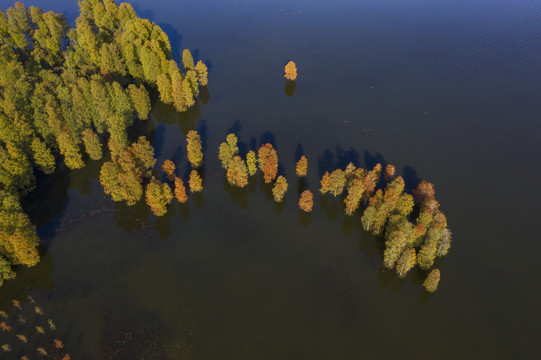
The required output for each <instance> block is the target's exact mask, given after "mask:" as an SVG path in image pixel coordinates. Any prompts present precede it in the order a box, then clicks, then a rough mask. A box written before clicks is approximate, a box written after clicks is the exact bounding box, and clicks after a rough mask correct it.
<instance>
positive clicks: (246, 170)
mask: <svg viewBox="0 0 541 360" xmlns="http://www.w3.org/2000/svg"><path fill="white" fill-rule="evenodd" d="M237 141H238V139H237V137H236V136H235V135H234V134H229V135H227V137H226V141H225V142H223V143H222V144H221V145H220V148H219V155H218V157H219V159H220V160H221V162H222V167H224V168H225V169H226V177H227V180H228V182H229V184H231V185H232V186H237V187H241V188H242V187H245V186H246V185H247V184H248V177H249V176H254V175H255V174H256V172H257V171H258V169H259V170H260V171H261V173H262V177H263V179H264V182H265V183H272V194H273V197H274V200H275V201H276V202H282V200H283V199H284V196H285V194H286V192H287V190H288V182H287V179H286V177H285V176H284V175H278V155H277V152H276V150H275V149H274V147H273V145H272V144H270V143H266V144H263V145H262V146H261V147H260V148H259V150H258V151H257V154H256V153H255V151H253V150H250V151H249V152H248V153H247V154H246V159H243V158H242V157H241V156H239V155H238V151H239V149H238V146H237ZM295 172H296V175H297V176H298V177H301V178H302V177H304V176H306V175H307V172H308V159H307V158H306V157H305V156H304V155H303V156H301V158H300V159H299V160H298V161H297V163H296V168H295ZM319 192H320V193H321V195H322V196H334V197H340V196H342V197H343V203H344V212H345V214H346V215H348V216H354V215H355V214H359V215H360V221H361V223H362V227H363V229H364V230H366V231H368V232H370V233H372V234H374V235H376V236H383V239H384V241H385V250H384V252H383V264H384V266H385V267H387V268H389V269H395V271H396V273H397V275H398V276H399V277H401V278H403V277H405V276H406V274H407V273H408V272H409V271H410V270H412V269H413V268H414V267H415V266H418V267H419V268H420V269H422V270H424V271H427V272H429V273H428V276H427V278H426V281H425V283H424V286H425V288H426V289H427V290H428V291H430V292H433V291H435V290H436V289H437V286H438V283H439V278H440V272H439V270H438V269H432V267H433V265H434V262H435V260H436V259H437V258H439V257H443V256H445V255H447V253H448V252H449V248H450V246H451V231H450V230H449V229H448V227H447V219H446V217H445V215H444V214H443V212H442V211H441V210H440V209H439V206H440V205H439V203H438V201H437V200H436V198H435V191H434V186H433V184H431V183H429V182H427V181H422V182H421V183H420V184H419V185H418V186H417V188H416V189H414V190H413V191H412V194H408V193H406V192H405V183H404V179H403V178H402V177H401V176H396V168H395V167H394V166H393V165H387V166H386V167H385V169H382V166H381V164H379V163H378V164H376V165H375V166H374V168H372V169H370V170H368V169H363V168H360V167H356V166H355V165H354V164H353V163H350V164H348V165H347V166H346V168H345V169H335V170H333V171H332V172H325V174H324V175H323V176H322V178H321V180H320V189H319ZM313 199H314V195H313V193H312V192H311V191H310V190H309V189H306V190H304V191H303V192H302V193H301V194H300V196H299V199H298V205H299V208H300V209H301V210H302V211H305V212H311V211H312V207H313Z"/></svg>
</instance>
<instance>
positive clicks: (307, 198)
mask: <svg viewBox="0 0 541 360" xmlns="http://www.w3.org/2000/svg"><path fill="white" fill-rule="evenodd" d="M313 206H314V195H313V194H312V192H311V191H310V190H304V191H303V192H302V193H301V196H300V197H299V208H300V209H301V210H302V211H304V212H311V211H312V207H313Z"/></svg>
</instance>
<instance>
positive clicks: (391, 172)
mask: <svg viewBox="0 0 541 360" xmlns="http://www.w3.org/2000/svg"><path fill="white" fill-rule="evenodd" d="M395 175H396V168H395V166H394V165H391V164H388V165H387V166H385V170H384V171H383V177H384V178H385V181H387V182H389V181H391V180H392V179H393V178H394V177H395Z"/></svg>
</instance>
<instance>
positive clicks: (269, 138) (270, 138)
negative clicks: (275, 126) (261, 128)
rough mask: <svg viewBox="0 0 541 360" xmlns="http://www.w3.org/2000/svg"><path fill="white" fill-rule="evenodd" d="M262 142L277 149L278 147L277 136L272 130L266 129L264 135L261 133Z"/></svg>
mask: <svg viewBox="0 0 541 360" xmlns="http://www.w3.org/2000/svg"><path fill="white" fill-rule="evenodd" d="M260 140H261V144H267V143H269V144H271V145H272V146H273V147H274V148H275V149H277V148H276V136H274V134H273V133H271V132H270V131H265V132H264V133H263V134H262V135H261V138H260Z"/></svg>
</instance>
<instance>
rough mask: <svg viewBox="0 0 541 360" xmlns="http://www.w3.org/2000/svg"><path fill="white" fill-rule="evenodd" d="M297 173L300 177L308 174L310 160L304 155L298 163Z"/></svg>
mask: <svg viewBox="0 0 541 360" xmlns="http://www.w3.org/2000/svg"><path fill="white" fill-rule="evenodd" d="M295 172H296V173H297V176H298V177H303V176H306V174H307V173H308V159H306V157H305V156H304V155H303V156H301V158H300V159H299V161H297V165H296V167H295Z"/></svg>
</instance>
